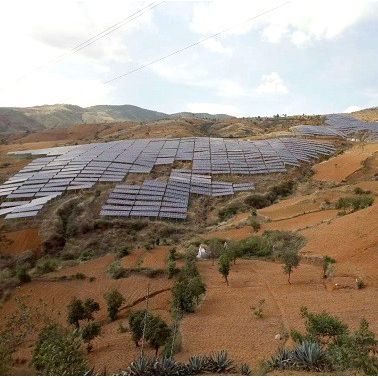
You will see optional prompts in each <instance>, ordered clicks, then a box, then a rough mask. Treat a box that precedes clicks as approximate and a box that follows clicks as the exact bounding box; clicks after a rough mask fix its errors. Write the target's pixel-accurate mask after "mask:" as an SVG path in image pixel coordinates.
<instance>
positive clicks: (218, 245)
mask: <svg viewBox="0 0 378 378" xmlns="http://www.w3.org/2000/svg"><path fill="white" fill-rule="evenodd" d="M223 249H224V248H223V244H222V242H221V241H220V240H219V239H211V240H210V241H209V252H210V257H211V259H212V260H213V265H214V261H215V259H216V258H218V257H219V256H220V255H221V253H222V252H223Z"/></svg>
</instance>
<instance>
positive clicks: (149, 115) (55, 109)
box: [0, 104, 233, 133]
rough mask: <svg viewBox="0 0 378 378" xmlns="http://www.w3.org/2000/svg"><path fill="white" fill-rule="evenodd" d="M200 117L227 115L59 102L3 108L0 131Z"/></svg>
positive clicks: (0, 109)
mask: <svg viewBox="0 0 378 378" xmlns="http://www.w3.org/2000/svg"><path fill="white" fill-rule="evenodd" d="M189 117H190V118H201V119H212V120H223V119H229V118H233V117H231V116H229V115H226V114H215V115H212V114H208V113H176V114H171V115H170V114H166V113H161V112H157V111H154V110H148V109H143V108H140V107H138V106H134V105H95V106H90V107H88V108H82V107H80V106H76V105H68V104H56V105H42V106H33V107H29V108H0V132H3V133H8V132H20V131H33V130H41V129H52V128H64V127H69V126H73V125H77V124H82V123H108V122H122V121H135V122H151V121H158V120H161V119H167V118H189Z"/></svg>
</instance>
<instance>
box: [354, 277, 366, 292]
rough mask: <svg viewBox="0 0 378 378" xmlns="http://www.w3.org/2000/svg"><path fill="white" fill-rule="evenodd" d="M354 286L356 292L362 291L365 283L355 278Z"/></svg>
mask: <svg viewBox="0 0 378 378" xmlns="http://www.w3.org/2000/svg"><path fill="white" fill-rule="evenodd" d="M356 286H357V289H358V290H361V289H364V288H365V287H366V285H365V282H364V281H363V279H362V278H361V277H358V278H356Z"/></svg>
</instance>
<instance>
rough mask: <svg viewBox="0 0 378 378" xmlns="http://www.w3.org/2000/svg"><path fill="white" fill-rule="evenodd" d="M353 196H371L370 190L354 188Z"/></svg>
mask: <svg viewBox="0 0 378 378" xmlns="http://www.w3.org/2000/svg"><path fill="white" fill-rule="evenodd" d="M354 194H359V195H361V194H371V191H370V190H363V189H361V188H360V187H358V186H357V187H356V188H354Z"/></svg>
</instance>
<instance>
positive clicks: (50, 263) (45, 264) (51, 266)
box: [35, 257, 58, 274]
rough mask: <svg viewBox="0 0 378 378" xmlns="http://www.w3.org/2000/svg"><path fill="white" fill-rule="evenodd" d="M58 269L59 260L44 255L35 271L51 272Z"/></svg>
mask: <svg viewBox="0 0 378 378" xmlns="http://www.w3.org/2000/svg"><path fill="white" fill-rule="evenodd" d="M57 269H58V263H57V261H56V260H54V259H51V258H48V257H42V258H41V259H39V260H38V261H37V264H36V266H35V272H36V273H37V274H46V273H50V272H55V271H56V270H57Z"/></svg>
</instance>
